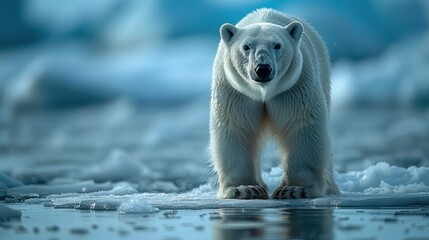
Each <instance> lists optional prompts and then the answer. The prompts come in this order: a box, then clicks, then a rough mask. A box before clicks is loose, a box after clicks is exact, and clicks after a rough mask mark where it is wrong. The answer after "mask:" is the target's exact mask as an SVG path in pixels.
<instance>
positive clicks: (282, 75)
mask: <svg viewBox="0 0 429 240" xmlns="http://www.w3.org/2000/svg"><path fill="white" fill-rule="evenodd" d="M302 34H303V25H302V24H301V23H300V22H298V21H293V22H291V23H290V24H288V25H287V26H283V27H282V26H279V25H275V24H271V23H257V24H251V25H248V26H245V27H240V28H238V27H235V26H234V25H232V24H229V23H226V24H224V25H222V27H221V28H220V35H221V39H222V43H223V45H224V46H225V48H224V56H223V57H224V70H225V74H226V78H227V80H228V81H229V82H230V84H231V85H232V86H233V87H234V88H235V89H236V90H238V91H240V92H241V93H243V94H245V95H247V96H249V97H251V98H252V99H254V100H258V101H266V100H268V99H270V98H271V97H273V96H275V95H277V94H279V93H281V92H283V91H286V90H287V89H289V88H291V87H292V86H293V85H294V84H295V83H296V81H297V80H298V77H299V74H300V72H301V68H302V56H301V53H300V51H299V47H298V46H299V42H300V40H301V36H302Z"/></svg>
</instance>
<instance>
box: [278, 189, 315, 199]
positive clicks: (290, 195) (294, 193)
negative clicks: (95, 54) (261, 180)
mask: <svg viewBox="0 0 429 240" xmlns="http://www.w3.org/2000/svg"><path fill="white" fill-rule="evenodd" d="M320 195H321V194H318V192H317V191H316V189H315V188H314V187H303V186H283V187H278V188H277V189H276V190H275V191H274V193H273V195H272V196H271V197H272V198H274V199H296V198H315V197H320Z"/></svg>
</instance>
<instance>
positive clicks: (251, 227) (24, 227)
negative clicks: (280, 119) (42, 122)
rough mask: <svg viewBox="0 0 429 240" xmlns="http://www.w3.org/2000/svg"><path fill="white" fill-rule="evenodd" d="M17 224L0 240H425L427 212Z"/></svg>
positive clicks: (92, 214)
mask: <svg viewBox="0 0 429 240" xmlns="http://www.w3.org/2000/svg"><path fill="white" fill-rule="evenodd" d="M8 206H9V207H11V208H14V209H18V210H21V211H22V214H23V215H22V217H21V219H20V220H13V221H9V222H0V236H1V239H16V240H18V239H61V240H66V239H87V238H91V239H103V238H104V239H189V240H191V239H235V240H236V239H429V208H428V207H423V206H415V207H411V208H386V209H384V208H376V209H365V208H362V209H350V208H264V209H215V210H213V209H212V210H210V209H209V210H177V211H176V210H166V211H160V212H157V213H151V214H131V215H120V214H118V213H117V212H116V211H89V210H74V209H54V208H50V207H43V206H40V205H28V204H8Z"/></svg>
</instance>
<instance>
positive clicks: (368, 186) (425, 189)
mask: <svg viewBox="0 0 429 240" xmlns="http://www.w3.org/2000/svg"><path fill="white" fill-rule="evenodd" d="M281 175H282V171H281V169H280V168H278V167H276V168H272V169H271V170H270V171H267V172H264V173H263V178H264V181H265V182H266V183H267V185H268V188H269V190H270V191H272V190H273V189H274V188H275V186H276V184H278V182H280V179H281ZM336 178H337V182H338V185H339V187H340V189H341V190H342V195H341V196H328V197H323V198H316V199H293V200H292V199H291V200H271V199H268V200H221V199H217V198H216V188H215V187H214V185H213V184H211V183H207V184H203V185H201V186H199V187H197V188H194V189H193V190H191V191H187V192H184V193H174V192H171V193H148V192H139V191H138V189H137V186H136V184H132V183H129V182H120V183H116V184H114V183H103V184H99V183H94V182H92V181H86V182H79V183H71V184H56V185H55V184H54V185H43V186H41V185H25V186H19V187H12V188H8V189H6V194H5V197H6V199H7V201H8V202H13V201H18V202H19V201H23V202H24V203H28V204H43V205H44V206H51V207H55V208H73V209H87V210H119V212H120V213H125V214H127V213H141V212H156V211H159V210H177V209H217V208H284V207H356V208H363V207H407V206H423V205H428V204H429V168H428V167H409V168H401V167H397V166H390V165H389V164H388V163H385V162H380V163H377V164H376V165H374V166H371V167H368V168H367V169H365V170H363V171H352V172H348V173H342V174H340V173H337V174H336ZM6 184H7V183H6Z"/></svg>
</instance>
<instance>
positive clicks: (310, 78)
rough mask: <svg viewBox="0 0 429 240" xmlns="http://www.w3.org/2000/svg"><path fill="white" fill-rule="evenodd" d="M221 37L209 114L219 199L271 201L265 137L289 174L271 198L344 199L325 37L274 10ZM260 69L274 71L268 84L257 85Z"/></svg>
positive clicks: (247, 19)
mask: <svg viewBox="0 0 429 240" xmlns="http://www.w3.org/2000/svg"><path fill="white" fill-rule="evenodd" d="M220 35H221V42H220V44H219V47H218V52H217V55H216V58H215V62H214V66H213V80H212V95H211V112H210V149H211V157H212V161H213V165H214V169H215V171H216V173H217V175H218V184H219V192H218V196H219V197H220V198H240V199H252V198H261V199H264V198H268V194H267V189H266V186H265V184H264V183H263V181H262V179H261V169H260V161H259V158H260V153H259V150H260V145H261V144H260V139H262V137H263V136H264V133H265V132H269V133H271V135H272V136H273V137H274V138H275V139H277V140H278V144H279V146H280V150H281V159H282V166H283V170H284V176H283V180H282V182H281V183H280V186H279V187H278V188H277V189H276V190H275V191H274V193H273V195H272V197H273V198H282V199H283V198H314V197H321V196H325V195H327V194H339V190H338V188H337V186H336V184H335V182H334V180H333V175H332V166H331V165H332V164H331V152H330V144H329V135H328V118H329V116H328V115H329V105H330V80H329V75H330V63H329V56H328V52H327V49H326V47H325V44H324V42H323V41H322V40H321V38H320V36H319V35H318V34H317V33H316V31H315V30H314V29H313V28H312V27H311V26H310V25H309V24H308V23H305V22H304V21H302V20H299V19H297V18H295V17H292V16H289V15H286V14H283V13H280V12H277V11H274V10H271V9H259V10H257V11H255V12H252V13H250V14H249V15H247V16H246V17H245V18H243V19H242V20H241V21H240V22H239V23H238V24H237V25H236V26H234V25H232V24H224V25H222V27H221V29H220ZM245 45H246V47H245ZM261 59H262V60H261ZM261 61H263V62H264V63H268V64H269V65H270V66H271V67H272V72H271V74H270V78H271V81H269V82H267V83H260V82H256V81H255V80H254V79H255V64H256V63H258V62H261Z"/></svg>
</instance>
